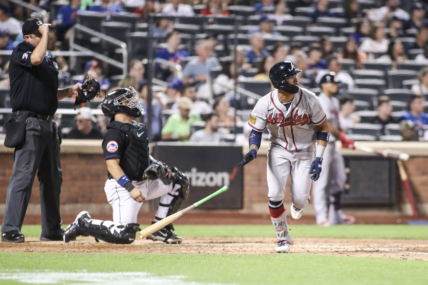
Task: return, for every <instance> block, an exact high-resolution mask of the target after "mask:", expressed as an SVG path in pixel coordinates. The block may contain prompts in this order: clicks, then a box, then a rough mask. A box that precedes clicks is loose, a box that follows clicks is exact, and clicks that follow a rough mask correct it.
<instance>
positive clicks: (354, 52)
mask: <svg viewBox="0 0 428 285" xmlns="http://www.w3.org/2000/svg"><path fill="white" fill-rule="evenodd" d="M338 57H339V58H345V59H352V60H355V63H356V67H357V69H360V68H361V63H362V62H363V61H366V60H367V54H366V53H365V52H363V51H360V50H358V46H357V43H356V42H355V39H353V38H348V40H347V41H346V43H345V45H344V46H343V49H342V51H341V52H339V54H338Z"/></svg>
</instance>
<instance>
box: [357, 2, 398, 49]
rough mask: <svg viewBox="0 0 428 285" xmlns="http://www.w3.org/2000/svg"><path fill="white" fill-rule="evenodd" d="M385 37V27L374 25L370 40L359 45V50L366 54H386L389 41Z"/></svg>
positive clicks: (378, 24)
mask: <svg viewBox="0 0 428 285" xmlns="http://www.w3.org/2000/svg"><path fill="white" fill-rule="evenodd" d="M389 1H391V0H389ZM385 36H386V35H385V26H384V25H383V24H380V23H376V24H375V25H374V26H373V28H372V30H371V33H370V38H367V39H365V40H364V41H363V42H362V43H361V46H360V50H362V51H364V52H366V53H386V51H387V50H388V44H389V41H388V40H387V39H386V38H385Z"/></svg>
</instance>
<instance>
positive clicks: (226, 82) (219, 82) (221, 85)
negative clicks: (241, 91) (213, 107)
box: [213, 48, 249, 99]
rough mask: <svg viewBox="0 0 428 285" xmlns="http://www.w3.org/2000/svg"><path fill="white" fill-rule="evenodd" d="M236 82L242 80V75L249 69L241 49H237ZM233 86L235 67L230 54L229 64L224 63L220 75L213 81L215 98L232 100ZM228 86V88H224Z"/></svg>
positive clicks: (232, 56)
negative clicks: (222, 97) (223, 97)
mask: <svg viewBox="0 0 428 285" xmlns="http://www.w3.org/2000/svg"><path fill="white" fill-rule="evenodd" d="M237 55H238V58H237V65H238V72H237V80H238V82H239V80H241V79H242V78H244V74H245V73H246V70H248V69H249V67H248V64H247V63H246V60H245V57H244V54H243V52H242V49H241V48H238V49H237ZM234 84H235V65H234V55H233V52H232V53H231V61H230V63H225V64H223V65H222V70H221V73H220V74H219V75H218V76H217V78H216V79H215V80H214V84H213V92H214V95H216V96H225V97H226V98H228V99H232V97H234V93H233V90H232V89H233V85H234ZM226 86H230V87H226Z"/></svg>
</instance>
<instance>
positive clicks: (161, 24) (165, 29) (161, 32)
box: [153, 18, 174, 38]
mask: <svg viewBox="0 0 428 285" xmlns="http://www.w3.org/2000/svg"><path fill="white" fill-rule="evenodd" d="M173 30H174V24H173V23H172V21H170V20H169V19H168V18H158V19H156V26H155V27H153V36H154V37H159V38H163V37H166V36H167V35H168V34H169V33H171V32H172V31H173Z"/></svg>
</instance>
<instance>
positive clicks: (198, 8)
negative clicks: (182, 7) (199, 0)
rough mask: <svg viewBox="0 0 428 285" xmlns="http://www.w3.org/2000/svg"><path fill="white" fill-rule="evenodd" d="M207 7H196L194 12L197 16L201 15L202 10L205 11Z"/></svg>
mask: <svg viewBox="0 0 428 285" xmlns="http://www.w3.org/2000/svg"><path fill="white" fill-rule="evenodd" d="M206 7H207V6H206V5H194V6H193V7H192V8H193V12H195V15H199V14H200V13H201V11H202V10H204V9H205V8H206Z"/></svg>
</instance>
